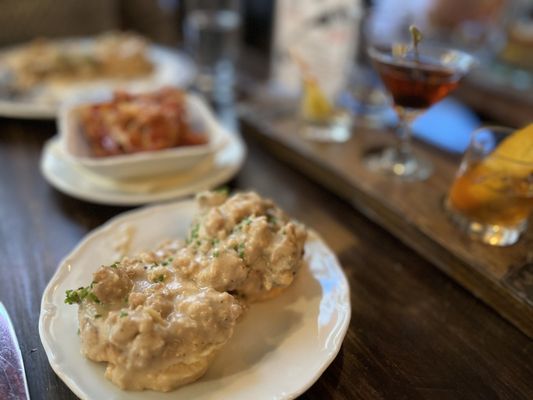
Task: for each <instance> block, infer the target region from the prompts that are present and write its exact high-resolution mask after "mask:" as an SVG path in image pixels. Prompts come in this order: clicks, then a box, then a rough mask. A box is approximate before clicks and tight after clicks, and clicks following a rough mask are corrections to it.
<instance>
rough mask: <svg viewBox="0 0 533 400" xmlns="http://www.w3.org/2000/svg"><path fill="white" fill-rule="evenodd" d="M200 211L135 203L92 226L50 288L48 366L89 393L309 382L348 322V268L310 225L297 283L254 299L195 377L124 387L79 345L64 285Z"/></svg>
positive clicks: (202, 396)
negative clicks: (120, 249)
mask: <svg viewBox="0 0 533 400" xmlns="http://www.w3.org/2000/svg"><path fill="white" fill-rule="evenodd" d="M195 210H196V206H195V203H194V202H193V201H192V200H187V201H181V202H176V203H171V204H165V205H159V206H155V207H149V208H144V209H141V210H134V211H130V212H127V213H125V214H123V215H121V216H119V217H116V218H114V219H112V220H111V221H110V222H108V223H106V224H105V225H104V226H103V227H101V228H98V229H96V230H95V231H93V232H92V233H91V234H89V235H88V236H87V237H86V238H85V239H83V240H82V241H81V243H80V244H79V245H78V246H77V247H76V248H75V249H74V250H73V251H72V252H71V253H70V254H69V255H68V256H67V257H66V258H65V259H64V260H63V261H62V262H61V263H60V265H59V268H58V270H57V271H56V273H55V275H54V276H53V278H52V279H51V281H50V282H49V284H48V286H47V287H46V289H45V291H44V294H43V298H42V303H41V314H40V318H39V334H40V337H41V341H42V343H43V346H44V349H45V351H46V354H47V356H48V360H49V362H50V365H51V366H52V368H53V369H54V371H55V372H56V373H57V375H58V376H59V377H60V378H61V379H62V380H63V381H64V382H65V383H66V384H67V386H69V387H70V389H72V391H73V392H74V393H75V394H76V395H77V396H79V397H80V398H82V399H108V400H112V399H131V400H156V399H157V400H165V399H173V400H180V399H195V400H207V399H232V400H249V399H277V400H281V399H293V398H295V397H296V396H298V395H299V394H301V393H303V392H304V391H305V390H306V389H308V388H309V387H310V386H311V385H312V384H313V383H314V382H315V381H316V380H317V379H318V378H319V377H320V375H321V374H322V373H323V372H324V370H325V369H326V368H327V367H328V365H329V364H330V363H331V362H332V361H333V359H334V358H335V356H336V355H337V353H338V351H339V349H340V347H341V344H342V341H343V339H344V336H345V334H346V330H347V329H348V325H349V321H350V295H349V288H348V283H347V280H346V277H345V276H344V273H343V272H342V269H341V267H340V265H339V263H338V261H337V259H336V257H335V255H334V254H333V252H332V251H331V250H330V249H329V248H328V247H327V245H326V244H325V243H324V242H323V241H322V240H321V239H320V238H319V237H318V235H317V234H316V233H313V232H311V234H310V236H309V238H308V241H307V243H306V247H305V250H306V255H305V260H306V265H305V266H304V267H303V268H302V270H301V271H300V272H299V273H298V275H297V278H296V280H295V282H294V284H293V286H292V287H290V288H289V289H288V290H287V291H285V292H284V293H283V294H282V295H281V296H279V297H277V298H275V299H274V300H270V301H266V302H263V303H259V304H254V305H252V306H251V307H250V308H249V309H248V310H247V311H246V313H245V315H244V317H243V319H242V320H241V321H239V323H238V325H237V326H236V328H235V335H234V336H233V338H232V339H231V340H230V342H229V343H228V344H227V346H226V347H225V348H224V349H223V351H222V353H221V354H220V355H219V356H218V357H217V358H216V359H215V360H214V362H213V364H212V365H211V366H210V368H209V370H208V371H207V374H206V375H205V376H204V377H203V378H201V379H200V380H198V381H197V382H195V383H192V384H190V385H187V386H184V387H182V388H179V389H177V390H176V391H173V392H170V393H157V392H152V391H145V392H124V391H121V390H120V389H119V388H117V387H116V386H114V385H113V384H112V383H111V382H109V381H108V380H106V379H105V378H104V365H103V364H98V363H95V362H91V361H89V360H87V359H85V358H84V357H83V356H82V355H81V354H80V351H79V337H78V335H77V328H78V323H77V307H76V306H69V305H66V304H64V298H65V290H67V289H70V288H77V287H79V286H81V285H85V284H87V282H90V281H91V279H92V273H93V272H94V270H95V269H96V268H97V267H98V266H99V265H101V264H107V263H111V262H113V261H114V260H116V259H117V256H120V253H117V250H116V249H117V244H118V243H122V242H123V241H124V236H125V234H126V233H127V232H129V234H130V235H132V236H131V238H130V241H129V243H130V246H129V250H128V253H129V254H133V253H136V252H138V251H140V250H143V249H149V248H153V247H154V246H156V245H157V244H159V243H160V242H162V241H163V240H165V239H168V238H175V237H185V235H186V232H187V228H188V226H189V224H190V222H191V218H192V215H193V213H194V212H195Z"/></svg>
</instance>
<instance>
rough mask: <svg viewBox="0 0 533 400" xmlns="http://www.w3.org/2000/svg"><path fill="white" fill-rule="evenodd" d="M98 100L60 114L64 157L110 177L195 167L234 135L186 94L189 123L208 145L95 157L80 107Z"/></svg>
mask: <svg viewBox="0 0 533 400" xmlns="http://www.w3.org/2000/svg"><path fill="white" fill-rule="evenodd" d="M105 100H106V99H100V100H99V101H83V100H82V101H76V102H69V103H66V104H65V105H64V106H63V107H62V108H61V111H60V113H59V114H60V118H59V130H60V132H59V135H60V138H61V143H62V145H63V150H64V152H65V154H66V155H67V156H68V157H69V158H71V159H72V161H74V162H75V163H78V164H80V165H81V166H83V167H85V168H86V169H88V170H90V171H92V172H94V173H96V174H100V175H103V176H106V177H108V178H113V179H131V178H141V177H153V176H159V175H163V174H169V173H177V172H178V171H183V170H185V169H188V168H192V167H193V166H194V165H195V164H197V163H198V162H199V161H201V160H202V159H206V158H207V157H212V156H213V155H214V153H215V151H216V150H218V149H220V148H221V147H222V146H223V145H224V144H225V143H226V142H227V141H228V140H229V139H228V137H229V136H230V135H231V134H230V133H229V132H227V131H226V130H225V129H224V128H223V127H222V126H221V125H220V124H219V122H218V121H217V120H216V118H215V117H214V116H213V113H212V112H211V110H210V108H209V107H208V106H207V104H206V103H205V102H204V101H203V100H202V99H201V98H200V97H198V96H196V95H193V94H187V95H186V99H185V104H186V112H187V117H188V120H189V124H190V125H191V126H193V127H195V129H196V130H197V131H199V132H204V133H205V135H206V136H207V138H208V143H207V144H204V145H197V146H182V147H174V148H171V149H163V150H158V151H144V152H140V153H134V154H120V155H116V156H107V157H92V156H91V155H90V148H89V144H88V142H87V140H86V138H85V137H84V134H83V132H82V128H81V126H80V123H79V107H80V106H83V105H87V104H96V103H99V102H102V101H105Z"/></svg>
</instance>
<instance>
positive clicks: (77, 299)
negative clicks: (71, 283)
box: [65, 283, 100, 304]
mask: <svg viewBox="0 0 533 400" xmlns="http://www.w3.org/2000/svg"><path fill="white" fill-rule="evenodd" d="M92 287H93V284H92V283H91V285H90V286H87V287H79V288H78V289H76V290H72V289H70V290H67V291H65V304H80V303H81V302H82V301H83V300H84V299H87V300H91V301H92V302H94V303H97V304H99V303H100V300H99V299H98V297H96V295H95V294H94V293H93V292H92V291H91V289H92Z"/></svg>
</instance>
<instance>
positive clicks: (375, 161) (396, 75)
mask: <svg viewBox="0 0 533 400" xmlns="http://www.w3.org/2000/svg"><path fill="white" fill-rule="evenodd" d="M368 53H369V55H370V58H371V60H372V63H373V65H374V67H375V68H376V70H377V71H378V73H379V75H380V77H381V80H382V81H383V84H384V85H385V88H386V89H387V90H388V91H389V93H390V94H391V96H392V100H393V105H394V109H395V111H396V113H397V114H398V118H399V125H398V135H397V139H398V140H397V141H396V143H395V145H394V146H391V147H385V148H383V149H381V150H380V151H379V152H377V153H376V152H374V153H370V154H368V155H366V157H365V159H364V162H365V165H366V166H367V167H368V168H369V169H371V170H373V171H376V172H379V173H383V174H388V175H393V176H396V177H399V178H402V179H405V180H423V179H426V178H427V177H428V176H429V175H430V174H431V172H432V169H433V168H432V165H431V163H430V162H429V160H427V159H424V158H422V157H420V156H419V155H417V154H415V153H413V151H412V148H411V123H412V122H413V121H414V120H415V119H416V118H417V117H418V116H420V115H421V114H423V113H424V112H425V111H426V110H427V109H428V108H429V107H431V105H433V104H434V103H436V102H438V101H439V100H441V99H443V98H444V97H445V96H446V95H448V93H450V92H451V91H452V90H453V89H455V88H456V87H457V86H458V85H459V81H460V80H461V78H462V77H463V76H465V74H466V73H467V72H468V71H469V70H470V68H471V67H472V65H473V64H474V58H473V57H472V56H470V55H468V54H466V53H464V52H461V51H458V50H453V49H448V48H439V47H425V46H423V45H422V46H420V48H419V50H418V52H414V51H413V50H411V49H409V48H408V46H407V45H404V44H395V45H391V46H381V47H379V46H373V47H370V48H369V49H368Z"/></svg>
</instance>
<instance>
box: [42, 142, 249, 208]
mask: <svg viewBox="0 0 533 400" xmlns="http://www.w3.org/2000/svg"><path fill="white" fill-rule="evenodd" d="M228 137H229V140H228V142H227V144H226V145H225V146H224V147H222V148H221V149H219V150H218V151H217V152H216V153H215V155H214V157H213V158H212V159H211V158H209V159H207V160H205V161H202V162H200V163H198V164H196V165H195V166H194V167H193V168H190V169H189V170H187V171H185V172H183V171H181V172H179V173H177V174H173V175H165V176H161V177H154V178H149V179H146V178H145V179H139V180H128V181H118V180H113V179H109V178H107V177H105V176H103V175H97V174H95V173H93V172H91V171H89V170H87V169H85V168H83V167H82V166H81V165H79V164H77V163H75V162H73V161H72V160H71V159H70V158H69V157H67V156H66V155H65V153H64V152H63V150H62V146H61V144H60V141H59V138H58V137H57V136H56V137H54V138H52V139H50V140H49V141H48V142H47V143H46V144H45V146H44V149H43V153H42V156H41V173H42V174H43V176H44V177H45V179H46V180H47V181H48V182H49V183H50V184H51V185H52V186H54V187H55V188H56V189H57V190H59V191H61V192H63V193H65V194H68V195H70V196H72V197H75V198H78V199H80V200H86V201H89V202H92V203H99V204H108V205H121V206H136V205H141V204H148V203H155V202H161V201H166V200H170V199H176V198H179V197H184V196H188V195H192V194H194V193H197V192H199V191H202V190H207V189H212V188H215V187H217V186H220V185H222V184H224V183H226V182H227V181H228V180H230V179H231V178H232V177H233V176H234V175H235V174H236V173H237V172H238V171H239V169H240V168H241V166H242V164H243V162H244V159H245V157H246V146H245V145H244V142H243V141H242V139H241V138H240V137H239V136H238V134H231V135H228Z"/></svg>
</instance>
